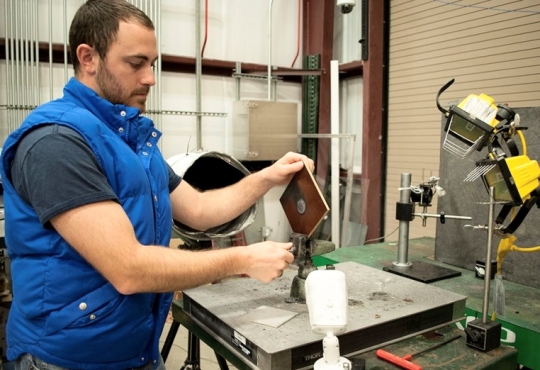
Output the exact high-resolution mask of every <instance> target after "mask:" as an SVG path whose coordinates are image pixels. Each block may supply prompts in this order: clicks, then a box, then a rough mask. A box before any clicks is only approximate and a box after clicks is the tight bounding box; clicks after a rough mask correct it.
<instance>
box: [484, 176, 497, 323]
mask: <svg viewBox="0 0 540 370" xmlns="http://www.w3.org/2000/svg"><path fill="white" fill-rule="evenodd" d="M494 199H495V188H493V187H491V188H489V213H488V237H487V251H486V273H485V275H484V302H483V305H482V322H483V323H484V324H486V323H487V322H488V319H487V315H488V309H489V283H490V280H491V249H492V247H493V220H494V218H495V216H494V215H495V200H494Z"/></svg>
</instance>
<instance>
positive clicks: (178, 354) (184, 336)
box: [160, 322, 236, 370]
mask: <svg viewBox="0 0 540 370" xmlns="http://www.w3.org/2000/svg"><path fill="white" fill-rule="evenodd" d="M170 327H171V323H170V322H167V323H165V328H164V329H163V333H162V334H161V339H160V343H161V346H163V343H164V342H165V338H166V337H167V334H168V333H169V329H170ZM187 346H188V331H187V329H186V328H185V327H183V326H180V329H178V332H177V334H176V337H175V338H174V343H173V345H172V347H171V351H170V352H169V356H168V357H167V361H165V366H166V368H167V370H180V369H181V368H182V366H184V365H185V361H186V359H187V356H188V354H187ZM200 358H201V363H200V368H196V367H192V366H186V367H185V369H183V370H198V369H200V370H220V368H219V365H218V363H217V360H216V355H215V354H214V351H212V350H211V349H210V347H208V346H207V345H206V344H205V343H204V342H202V341H200ZM229 369H231V370H233V369H236V367H234V366H232V365H229Z"/></svg>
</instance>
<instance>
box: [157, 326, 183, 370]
mask: <svg viewBox="0 0 540 370" xmlns="http://www.w3.org/2000/svg"><path fill="white" fill-rule="evenodd" d="M179 327H180V323H179V322H178V321H176V320H175V321H173V322H172V324H171V328H170V329H169V334H167V338H166V339H165V343H164V344H163V348H162V349H161V357H162V358H163V362H165V361H167V357H169V352H170V351H171V347H172V345H173V342H174V337H176V333H177V332H178V328H179Z"/></svg>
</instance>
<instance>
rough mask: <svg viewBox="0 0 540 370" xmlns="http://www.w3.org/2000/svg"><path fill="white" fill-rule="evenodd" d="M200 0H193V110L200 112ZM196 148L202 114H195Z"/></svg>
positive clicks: (200, 148) (200, 144) (200, 143)
mask: <svg viewBox="0 0 540 370" xmlns="http://www.w3.org/2000/svg"><path fill="white" fill-rule="evenodd" d="M201 73H202V61H201V1H200V0H195V90H196V93H195V99H196V100H195V106H196V107H195V110H196V111H197V113H200V112H201ZM196 119H197V149H198V150H202V116H201V115H200V114H197V118H196Z"/></svg>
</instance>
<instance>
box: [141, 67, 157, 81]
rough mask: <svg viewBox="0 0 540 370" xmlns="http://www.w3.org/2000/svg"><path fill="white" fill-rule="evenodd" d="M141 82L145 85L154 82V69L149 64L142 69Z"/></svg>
mask: <svg viewBox="0 0 540 370" xmlns="http://www.w3.org/2000/svg"><path fill="white" fill-rule="evenodd" d="M141 83H142V84H143V85H145V86H154V85H155V84H156V76H155V75H154V69H153V68H152V67H151V66H150V67H148V68H145V69H144V75H143V77H142V80H141Z"/></svg>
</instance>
